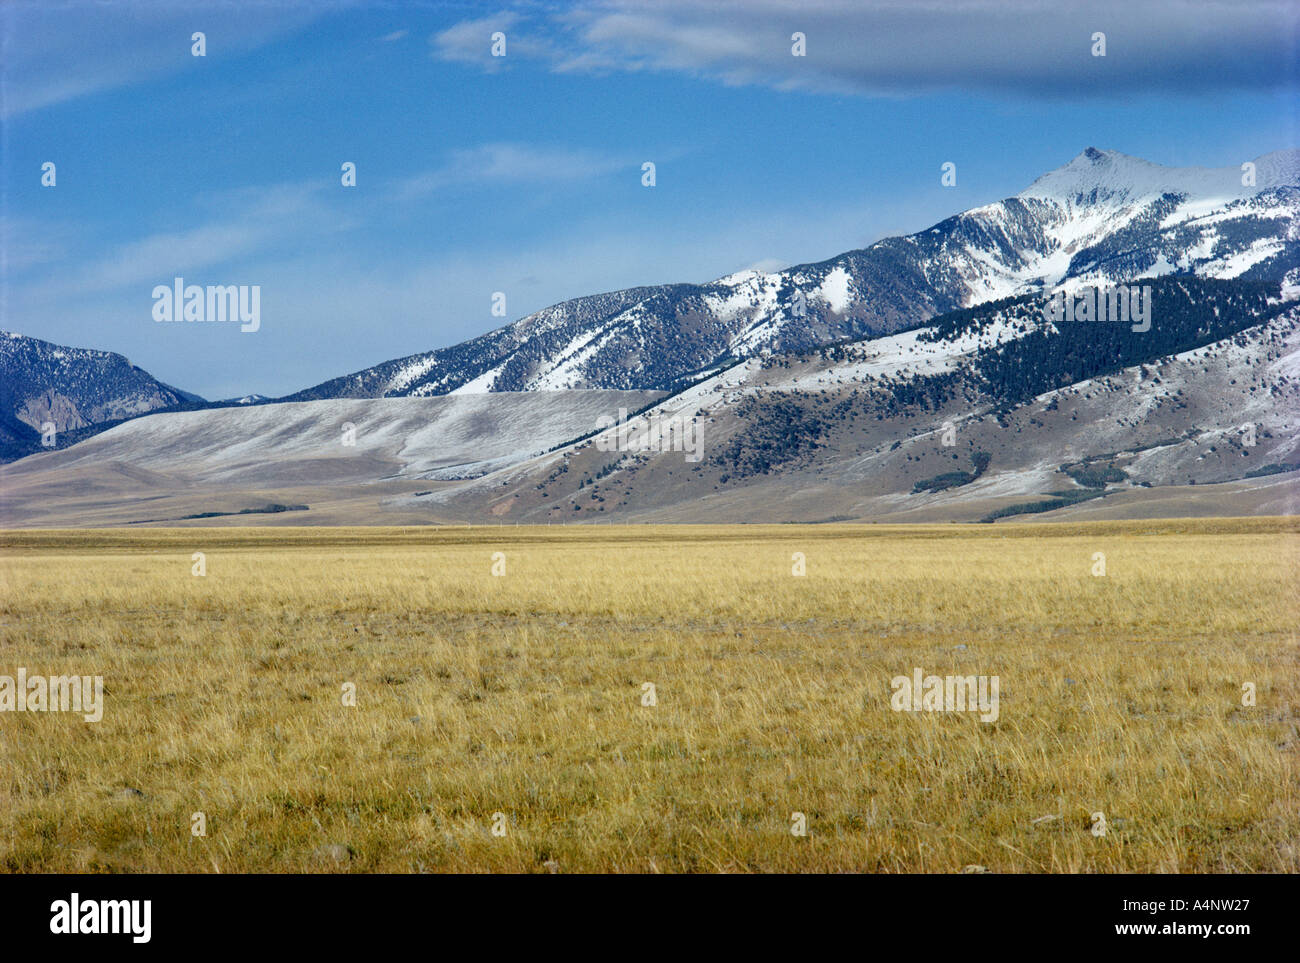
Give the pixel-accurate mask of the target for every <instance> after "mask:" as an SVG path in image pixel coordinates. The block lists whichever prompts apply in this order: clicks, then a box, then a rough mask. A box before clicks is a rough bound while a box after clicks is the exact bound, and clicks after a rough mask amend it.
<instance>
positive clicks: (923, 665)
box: [0, 518, 1300, 873]
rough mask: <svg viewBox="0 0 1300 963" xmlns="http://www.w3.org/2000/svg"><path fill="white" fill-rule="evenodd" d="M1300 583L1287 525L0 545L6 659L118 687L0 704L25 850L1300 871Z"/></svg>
mask: <svg viewBox="0 0 1300 963" xmlns="http://www.w3.org/2000/svg"><path fill="white" fill-rule="evenodd" d="M195 553H202V566H203V568H204V572H205V574H203V575H201V576H200V575H196V574H194V572H195V569H196V566H198V565H199V564H200V562H199V561H198V560H196V559H195ZM498 553H499V554H498ZM1103 556H1104V558H1103ZM801 567H802V570H803V572H804V574H802V575H800V574H795V573H796V572H797V571H798V570H799V569H800V568H801ZM494 571H495V572H496V573H498V574H494ZM1102 571H1104V574H1100V573H1101V572H1102ZM1298 574H1300V521H1298V520H1296V519H1288V518H1253V519H1200V520H1147V521H1131V522H1123V521H1115V522H1090V523H1082V522H1080V523H1061V524H1057V525H1046V524H1032V525H1029V524H1025V525H1021V524H1000V525H997V526H992V525H984V526H964V525H910V526H902V525H900V526H885V525H823V526H797V525H788V526H748V525H747V526H672V527H668V526H664V527H650V526H636V527H621V526H599V527H594V526H568V527H560V526H556V527H551V528H548V527H545V526H542V527H522V526H521V527H518V528H515V527H508V528H498V527H488V528H481V527H480V528H469V527H458V528H452V527H432V526H421V527H413V528H368V529H359V528H333V529H314V528H299V529H285V528H280V529H267V528H256V527H248V528H186V529H147V530H146V529H141V528H134V529H130V530H125V529H102V530H65V531H8V532H0V593H2V594H0V606H2V608H3V615H0V630H2V631H0V677H2V676H15V675H16V673H17V670H18V669H20V668H23V669H25V670H26V673H27V675H28V676H29V677H30V676H33V675H46V676H56V675H70V674H77V675H92V676H94V675H98V676H102V677H103V680H104V697H103V699H104V711H103V718H102V720H101V721H98V722H86V721H84V719H83V718H82V717H81V716H80V715H78V714H75V713H71V712H60V713H54V712H2V713H0V799H2V800H3V802H2V804H0V870H3V871H7V872H51V871H71V872H133V871H173V872H175V871H180V872H300V871H308V872H310V871H326V872H337V871H351V872H370V871H387V872H400V873H405V872H423V871H429V872H463V871H468V872H475V871H506V872H547V871H551V872H561V873H567V872H636V873H643V872H665V873H667V872H762V871H778V872H827V871H863V872H936V873H950V872H961V871H963V870H966V871H979V870H980V869H987V870H989V871H992V872H1034V873H1040V872H1041V873H1057V872H1191V871H1203V872H1232V873H1235V872H1297V871H1300V843H1298V842H1297V840H1300V778H1298V777H1300V770H1298V765H1297V764H1298V762H1300V671H1298V670H1300V647H1297V643H1296V636H1295V627H1296V626H1297V625H1300V591H1298V587H1300V580H1298V579H1297V575H1298ZM918 669H919V670H920V671H921V672H922V673H923V674H924V675H931V674H933V675H937V676H948V675H959V676H970V675H974V676H985V677H991V676H996V677H997V678H998V682H999V690H998V697H999V704H998V707H997V718H996V720H993V721H987V722H985V721H981V719H980V715H979V713H974V712H968V711H951V712H937V711H936V712H928V711H920V712H912V711H895V710H894V709H893V708H891V696H892V695H893V687H892V682H893V680H895V679H896V678H898V677H902V676H907V677H910V676H912V675H913V673H914V671H915V670H918ZM2 682H3V680H2V679H0V683H2ZM1252 692H1253V694H1254V696H1253V699H1252V698H1250V696H1249V695H1248V693H1252ZM351 693H355V699H354V700H351V699H350V694H351ZM349 701H355V705H349V704H347V703H348V702H349ZM1252 702H1253V704H1250V703H1252ZM197 814H201V818H200V817H199V816H198V815H197ZM1098 814H1100V819H1099V817H1098ZM1103 824H1104V830H1102V831H1100V832H1099V831H1098V829H1099V827H1101V826H1103ZM801 825H806V835H797V834H796V833H794V832H792V828H794V829H798V828H799V827H800V826H801ZM199 829H202V831H203V834H201V835H200V834H196V833H197V832H198V830H199Z"/></svg>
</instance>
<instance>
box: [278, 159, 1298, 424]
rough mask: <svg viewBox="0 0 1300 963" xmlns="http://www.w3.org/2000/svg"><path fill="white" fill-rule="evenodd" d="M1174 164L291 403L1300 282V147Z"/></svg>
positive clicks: (1092, 173) (700, 359)
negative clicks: (1071, 294)
mask: <svg viewBox="0 0 1300 963" xmlns="http://www.w3.org/2000/svg"><path fill="white" fill-rule="evenodd" d="M1253 163H1254V164H1255V167H1256V171H1255V177H1256V180H1255V185H1254V186H1250V187H1247V186H1243V185H1242V183H1241V181H1242V178H1243V174H1242V171H1241V170H1239V169H1237V168H1223V169H1218V170H1208V169H1200V168H1167V167H1162V166H1160V165H1157V164H1152V163H1150V162H1148V161H1144V160H1141V159H1138V158H1134V157H1128V156H1126V155H1123V154H1119V153H1117V152H1114V151H1099V150H1096V149H1094V148H1088V149H1087V150H1085V151H1084V152H1083V153H1081V154H1080V155H1079V156H1078V157H1076V158H1074V159H1073V160H1072V161H1070V163H1069V164H1067V165H1065V166H1064V167H1062V168H1059V169H1058V170H1055V171H1052V172H1050V173H1048V174H1045V175H1044V176H1043V177H1040V178H1039V179H1038V180H1037V181H1035V182H1034V184H1032V185H1030V187H1028V188H1027V189H1026V190H1024V191H1022V192H1021V193H1020V194H1019V195H1017V196H1015V197H1012V198H1008V199H1006V200H1003V201H999V202H998V203H996V204H990V205H987V206H985V207H980V208H976V209H974V210H971V211H967V212H965V213H963V214H958V215H956V216H954V217H951V218H948V219H947V220H945V221H942V222H941V223H939V224H936V225H935V226H934V227H931V228H929V229H928V230H925V231H921V232H919V233H917V234H912V235H909V236H906V237H894V238H887V239H885V240H882V241H879V242H877V243H875V244H873V245H871V246H870V247H868V248H865V249H863V250H858V251H850V252H848V253H846V254H842V255H840V256H838V257H835V258H831V259H830V260H827V261H822V262H819V263H817V264H806V265H800V266H797V267H792V268H789V269H787V270H785V271H780V272H776V273H770V274H768V273H760V272H755V271H746V272H741V273H738V274H734V275H730V276H728V277H724V278H720V279H719V280H717V281H714V282H711V283H708V284H676V285H661V286H656V287H643V288H631V289H628V290H625V291H617V292H612V293H608V294H601V295H595V296H591V297H583V298H577V299H575V300H572V301H566V302H563V303H561V304H558V305H554V306H552V307H549V308H547V309H545V310H543V311H539V312H537V313H536V314H533V315H530V316H529V317H526V318H524V319H522V320H520V321H518V322H516V323H514V324H511V325H507V326H506V327H503V328H500V329H497V330H496V331H492V332H490V333H488V334H485V335H483V336H481V337H479V338H475V339H473V340H470V341H466V342H464V343H462V344H459V345H455V346H453V347H450V348H444V349H440V350H437V351H431V352H426V353H422V354H418V355H412V356H410V357H408V358H402V359H397V360H394V361H389V362H385V363H384V364H381V365H377V366H375V367H373V368H368V369H365V370H363V371H359V372H356V373H354V374H351V375H348V376H345V377H342V378H336V379H333V380H331V381H328V382H325V383H324V384H321V385H317V386H316V387H314V388H310V389H307V390H306V391H302V392H299V393H297V394H294V395H290V396H289V397H288V398H286V399H284V400H290V401H301V400H312V399H319V398H333V397H400V396H421V395H437V394H446V393H451V392H456V391H460V392H483V391H523V390H554V389H560V388H619V389H665V390H671V389H674V388H677V387H680V386H681V385H683V384H686V383H689V382H690V381H692V380H696V379H698V378H699V377H701V376H703V375H704V374H707V373H708V372H709V371H716V370H720V369H721V368H722V367H725V366H727V365H728V364H730V363H732V362H734V361H735V360H737V359H741V358H746V357H752V356H757V355H760V354H762V353H765V352H790V351H800V350H807V349H809V348H812V347H815V346H817V345H820V344H825V343H828V342H832V341H837V340H843V339H845V338H861V337H868V336H873V335H880V334H888V333H891V332H894V331H899V330H903V329H906V328H910V327H914V326H916V325H918V324H920V323H922V322H923V321H925V320H926V319H928V318H930V317H933V316H934V315H936V314H941V313H944V312H947V311H951V310H954V309H957V308H962V307H969V306H971V305H975V304H979V303H982V302H985V301H989V300H992V299H997V298H1003V297H1008V296H1013V295H1017V294H1024V293H1032V292H1036V291H1041V290H1044V289H1047V288H1051V287H1054V286H1057V285H1064V286H1066V287H1069V286H1071V285H1076V286H1077V285H1080V284H1094V283H1113V282H1122V281H1130V280H1133V279H1137V278H1150V277H1157V276H1161V275H1165V274H1171V273H1194V274H1198V275H1202V276H1206V277H1216V278H1247V279H1261V280H1283V279H1288V280H1289V281H1291V282H1292V283H1297V282H1300V151H1294V150H1293V151H1280V152H1276V153H1273V154H1268V155H1265V156H1263V157H1260V158H1257V159H1256V160H1255V161H1254V162H1253Z"/></svg>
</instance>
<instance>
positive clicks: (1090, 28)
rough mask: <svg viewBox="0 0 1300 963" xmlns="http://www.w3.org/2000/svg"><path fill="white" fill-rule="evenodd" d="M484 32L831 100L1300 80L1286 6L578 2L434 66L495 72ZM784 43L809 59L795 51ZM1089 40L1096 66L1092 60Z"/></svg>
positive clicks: (534, 53) (1168, 0)
mask: <svg viewBox="0 0 1300 963" xmlns="http://www.w3.org/2000/svg"><path fill="white" fill-rule="evenodd" d="M520 10H527V11H528V15H527V16H525V15H524V14H523V13H521V12H519V11H520ZM490 24H496V25H498V26H495V27H493V29H504V30H505V31H506V33H507V36H508V38H509V42H510V44H511V47H510V56H512V57H513V56H519V57H536V58H537V59H539V60H543V61H545V62H546V63H547V64H548V65H549V66H550V68H551V69H553V70H555V71H557V72H568V73H572V72H591V73H601V72H618V71H623V72H638V71H671V72H682V73H687V74H690V75H695V76H703V77H710V78H713V79H714V80H717V81H719V82H721V83H725V84H733V85H738V84H759V85H765V86H770V87H774V88H779V89H786V90H811V91H824V92H832V93H841V94H845V93H847V94H867V95H882V96H895V95H910V94H917V93H928V92H935V91H944V90H966V91H971V90H974V91H985V92H990V91H991V92H999V93H1013V94H1017V95H1022V96H1023V95H1025V94H1029V95H1073V96H1093V95H1111V94H1121V93H1133V92H1171V91H1172V92H1201V91H1205V90H1222V89H1233V88H1240V89H1252V88H1253V89H1278V88H1282V87H1287V86H1291V87H1294V86H1296V85H1297V83H1298V82H1300V65H1298V64H1297V41H1296V37H1297V29H1298V27H1300V7H1297V5H1296V4H1295V3H1294V2H1292V0H1219V2H1216V3H1203V2H1195V0H1097V2H1092V3H1088V4H1076V5H1069V4H1066V5H1062V4H1059V3H1048V2H1044V0H1002V2H993V0H943V2H939V0H928V2H927V0H877V2H873V3H863V2H861V0H806V2H799V3H793V2H788V0H579V2H577V3H575V4H574V5H572V6H570V7H567V8H563V9H554V10H551V11H549V12H537V10H536V9H535V8H533V7H532V6H527V7H521V8H519V10H507V11H505V12H503V13H502V14H499V15H498V16H497V17H495V18H482V19H479V20H474V21H466V22H464V23H462V24H458V25H456V26H455V27H452V28H450V29H449V30H446V31H443V32H442V33H441V34H439V35H438V42H436V43H435V53H436V54H437V55H439V56H441V57H442V58H443V59H446V60H459V61H464V62H472V63H478V64H479V65H480V66H487V67H491V66H493V64H492V62H491V60H492V58H490V57H488V56H487V50H488V45H487V34H486V33H485V32H484V31H485V30H486V29H487V27H488V26H489V25H490ZM501 24H505V25H506V26H504V27H503V26H500V25H501ZM795 32H800V33H802V34H804V35H805V37H806V55H805V56H800V57H797V56H794V55H793V54H792V49H791V48H792V35H793V34H794V33H795ZM1098 32H1101V33H1104V34H1105V35H1106V42H1107V44H1106V56H1104V57H1094V56H1093V55H1092V46H1093V39H1092V38H1093V35H1094V34H1095V33H1098ZM470 52H473V55H471V53H470Z"/></svg>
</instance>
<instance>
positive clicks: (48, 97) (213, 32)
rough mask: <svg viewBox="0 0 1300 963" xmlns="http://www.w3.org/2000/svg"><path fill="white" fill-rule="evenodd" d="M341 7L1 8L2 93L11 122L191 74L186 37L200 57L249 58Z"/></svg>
mask: <svg viewBox="0 0 1300 963" xmlns="http://www.w3.org/2000/svg"><path fill="white" fill-rule="evenodd" d="M341 6H343V4H342V3H341V2H339V3H332V4H330V3H325V4H317V5H315V6H312V5H309V4H306V3H296V4H295V3H292V2H288V3H280V4H233V3H213V2H208V3H193V4H189V3H187V4H185V5H184V6H170V5H165V4H161V3H135V4H127V3H120V4H105V3H85V2H83V3H75V2H74V3H66V4H64V3H60V4H48V5H42V4H38V3H31V2H28V3H6V4H4V5H3V7H2V8H0V39H2V40H3V59H4V65H3V68H0V69H2V70H3V78H4V85H3V89H4V93H3V97H2V98H0V116H2V117H6V118H12V117H16V116H19V115H21V114H25V113H27V112H29V111H34V110H39V109H41V108H45V107H51V106H54V105H56V104H61V103H64V102H66V101H70V100H74V99H76V98H78V97H84V96H87V95H91V94H96V93H100V92H103V91H107V90H112V89H114V88H117V87H123V86H127V85H130V84H134V83H138V82H140V81H143V80H148V79H150V78H156V77H158V76H161V75H165V74H168V73H173V72H177V71H180V70H183V69H186V68H188V67H193V66H194V64H195V61H196V59H197V58H195V57H193V56H192V54H191V52H190V47H191V39H190V38H191V36H192V35H193V34H194V33H195V32H196V31H199V32H202V33H204V35H205V37H206V38H207V51H206V57H207V58H210V59H212V60H220V59H223V58H226V57H230V56H234V55H239V54H243V53H247V52H248V51H250V50H254V49H256V48H258V47H261V46H263V45H264V44H267V43H269V42H271V41H272V40H274V39H276V38H277V37H280V36H282V35H284V34H286V33H289V32H292V31H294V30H297V29H299V28H301V27H303V26H305V25H306V24H308V23H310V22H311V21H312V20H314V19H316V18H317V17H318V16H320V15H321V14H323V13H326V12H328V11H329V10H330V9H332V8H339V7H341Z"/></svg>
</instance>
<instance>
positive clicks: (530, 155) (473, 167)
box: [397, 143, 638, 199]
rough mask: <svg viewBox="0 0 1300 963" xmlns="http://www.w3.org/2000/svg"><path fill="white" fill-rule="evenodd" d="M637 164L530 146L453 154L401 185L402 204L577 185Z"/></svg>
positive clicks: (489, 146)
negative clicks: (471, 190)
mask: <svg viewBox="0 0 1300 963" xmlns="http://www.w3.org/2000/svg"><path fill="white" fill-rule="evenodd" d="M637 167H638V165H636V164H634V163H632V162H631V161H629V160H623V159H619V158H616V157H611V156H607V155H603V154H597V153H593V152H591V151H585V150H579V149H570V148H566V147H550V146H538V145H530V144H510V143H499V144H484V145H482V146H480V147H475V148H470V149H467V150H457V151H453V152H452V153H451V155H450V157H449V159H448V161H447V163H445V164H444V165H442V166H441V167H439V168H436V169H435V170H431V171H426V172H424V173H422V174H417V175H415V176H413V177H409V178H407V179H405V180H404V181H402V182H401V183H400V184H399V185H398V189H397V194H398V196H399V198H401V199H410V198H415V197H420V196H423V195H426V194H431V193H433V192H435V191H439V190H444V189H447V188H453V187H466V186H471V185H474V184H506V183H515V184H521V183H539V182H545V181H579V180H587V179H589V178H593V177H600V176H602V175H604V174H609V173H612V172H614V171H618V170H632V169H635V168H637Z"/></svg>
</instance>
